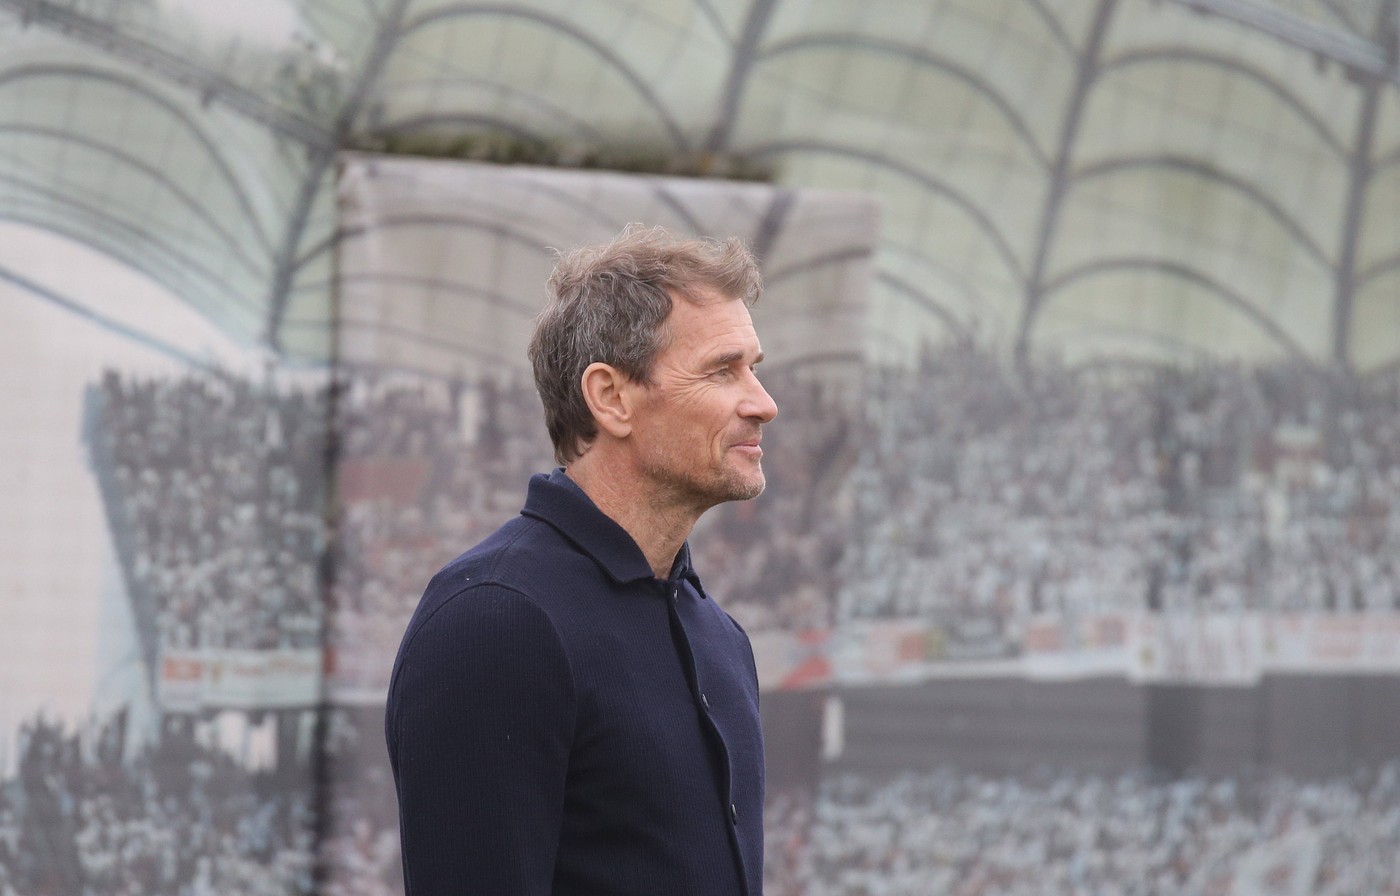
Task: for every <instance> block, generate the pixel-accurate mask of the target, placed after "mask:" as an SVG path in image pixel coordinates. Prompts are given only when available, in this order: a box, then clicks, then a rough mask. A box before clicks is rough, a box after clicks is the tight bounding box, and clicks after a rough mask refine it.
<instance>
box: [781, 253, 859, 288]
mask: <svg viewBox="0 0 1400 896" xmlns="http://www.w3.org/2000/svg"><path fill="white" fill-rule="evenodd" d="M872 251H873V250H872V248H871V247H869V246H851V247H847V248H844V249H835V250H832V251H830V252H823V253H821V254H820V255H813V256H811V257H810V258H803V259H800V260H798V261H794V262H792V263H791V264H788V265H786V266H784V267H781V268H778V269H776V270H774V271H773V272H772V273H768V274H764V276H763V284H764V287H765V288H767V287H771V286H773V285H775V284H777V283H781V282H782V281H784V280H786V279H788V278H789V277H797V276H800V275H802V274H806V273H808V272H810V271H815V270H818V269H820V268H824V267H829V266H831V265H833V264H844V263H845V262H848V261H856V260H859V259H864V258H869V257H870V255H871V253H872Z"/></svg>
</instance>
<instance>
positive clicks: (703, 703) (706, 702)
mask: <svg viewBox="0 0 1400 896" xmlns="http://www.w3.org/2000/svg"><path fill="white" fill-rule="evenodd" d="M700 705H701V706H703V707H705V709H707V710H708V709H709V708H710V698H709V697H706V696H705V695H704V694H701V695H700Z"/></svg>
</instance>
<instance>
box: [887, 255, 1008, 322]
mask: <svg viewBox="0 0 1400 896" xmlns="http://www.w3.org/2000/svg"><path fill="white" fill-rule="evenodd" d="M882 249H883V250H884V251H888V252H896V253H899V254H901V255H904V256H906V257H907V258H910V259H912V260H913V261H914V262H915V263H916V264H919V265H922V266H923V267H926V268H928V269H929V270H931V271H932V272H933V273H934V274H935V275H936V276H938V277H941V278H943V279H945V280H947V281H949V282H950V283H952V285H953V286H954V287H956V289H957V290H958V292H959V293H961V294H962V296H963V297H964V298H965V299H967V300H968V302H969V304H970V305H971V307H973V308H990V307H991V304H990V302H989V301H988V299H987V295H986V293H984V292H983V291H982V290H981V289H980V288H978V286H977V284H975V283H973V282H971V281H970V280H968V278H967V277H966V275H964V274H963V273H961V272H959V271H958V270H957V269H956V268H954V267H952V266H950V265H947V264H944V263H943V262H940V261H938V260H937V259H936V258H932V257H929V256H928V255H924V254H922V253H919V252H916V251H914V250H913V249H910V248H909V247H907V246H901V245H899V244H897V243H895V244H891V245H888V246H884V247H882ZM896 276H898V275H896ZM900 279H901V280H904V278H903V277H900ZM906 282H908V281H906Z"/></svg>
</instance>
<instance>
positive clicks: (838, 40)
mask: <svg viewBox="0 0 1400 896" xmlns="http://www.w3.org/2000/svg"><path fill="white" fill-rule="evenodd" d="M843 47H850V48H854V49H858V50H869V51H870V52H873V53H884V54H888V55H891V56H895V57H899V58H903V59H905V60H907V61H909V62H913V63H914V64H915V66H916V67H917V68H927V69H932V70H933V71H937V72H942V73H943V74H946V75H948V76H950V77H952V78H953V79H954V80H956V81H959V82H961V83H963V84H966V85H967V86H968V87H970V88H971V89H972V91H973V92H974V93H976V94H978V95H979V96H982V97H984V98H985V99H986V100H987V102H989V103H991V105H992V107H993V108H995V109H996V110H997V111H998V112H999V113H1001V117H1002V118H1003V119H1005V120H1006V122H1007V124H1009V125H1010V126H1011V130H1012V131H1013V132H1014V133H1015V134H1016V136H1017V137H1019V138H1020V139H1021V143H1022V144H1023V145H1024V146H1025V147H1026V149H1027V150H1029V151H1030V154H1031V155H1032V156H1033V157H1034V158H1035V161H1036V162H1037V163H1039V165H1040V167H1041V168H1043V169H1046V170H1049V168H1050V157H1049V155H1048V154H1047V153H1046V152H1045V150H1044V149H1043V148H1042V147H1041V145H1040V143H1039V141H1038V140H1037V139H1036V136H1035V134H1034V133H1032V132H1031V129H1030V125H1028V124H1027V123H1026V120H1025V118H1023V117H1022V116H1021V113H1020V112H1019V111H1018V110H1017V109H1016V107H1015V106H1013V105H1011V103H1010V101H1008V100H1007V99H1006V97H1004V96H1002V95H1001V93H1000V92H998V91H997V90H996V88H994V87H993V86H992V85H991V84H990V82H988V81H987V80H986V79H985V78H982V77H981V76H980V75H978V74H977V73H976V72H974V71H972V70H971V69H969V68H966V67H965V66H962V65H959V64H957V63H956V62H950V61H948V60H946V59H943V58H941V57H939V56H937V55H935V54H933V53H930V52H928V51H927V50H924V49H922V48H920V47H912V46H910V45H908V44H903V43H900V42H898V41H893V40H885V39H883V38H876V37H868V36H865V35H860V34H840V33H817V34H808V35H803V36H801V37H794V38H789V39H787V40H783V41H778V42H777V43H774V44H771V45H770V46H768V47H767V48H765V49H764V50H762V51H761V52H760V54H759V56H760V58H761V59H763V60H765V61H766V60H769V59H773V58H775V57H778V56H782V55H785V54H788V53H800V52H802V51H804V50H814V49H815V50H824V49H834V48H843Z"/></svg>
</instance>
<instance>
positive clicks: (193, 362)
mask: <svg viewBox="0 0 1400 896" xmlns="http://www.w3.org/2000/svg"><path fill="white" fill-rule="evenodd" d="M0 281H3V282H5V283H9V284H10V285H11V286H14V287H17V288H18V289H20V290H22V291H24V292H27V293H29V294H30V295H33V296H35V297H37V298H39V299H42V300H44V301H46V302H49V303H50V304H53V305H56V306H58V307H59V308H62V309H63V310H65V311H67V312H68V313H70V314H74V315H77V316H78V317H81V318H83V319H84V320H88V321H91V322H92V323H94V324H96V325H98V326H100V327H102V328H103V329H106V330H110V331H111V332H113V333H116V334H117V335H119V336H122V337H124V338H126V339H129V340H131V341H132V342H134V343H136V344H137V345H143V346H145V347H146V348H150V349H154V350H155V351H158V352H160V353H161V354H163V355H166V356H167V357H170V358H174V359H175V360H177V361H180V362H181V363H183V364H186V365H188V366H190V367H194V368H198V369H201V370H209V369H211V366H210V365H209V363H208V362H206V361H203V360H201V359H199V358H197V357H195V356H194V355H192V354H190V353H189V352H187V351H185V350H184V349H181V348H179V347H177V346H174V345H171V344H170V343H168V342H165V341H163V340H160V339H156V338H154V337H153V336H151V335H150V334H148V333H144V332H141V331H140V330H134V329H132V328H131V327H128V326H127V325H126V324H123V323H121V322H120V321H116V320H112V319H111V318H109V317H106V316H105V315H101V314H98V313H97V312H96V311H93V310H92V309H91V308H89V307H87V306H86V305H83V304H82V303H80V302H77V301H75V300H73V299H71V298H69V297H68V296H65V295H63V294H62V293H60V292H58V291H57V290H53V289H50V288H49V287H47V286H44V285H43V284H41V283H37V282H35V281H33V280H30V279H29V278H28V277H25V276H23V275H22V274H18V273H16V272H15V271H12V270H10V269H9V268H6V267H4V266H3V265H0Z"/></svg>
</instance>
